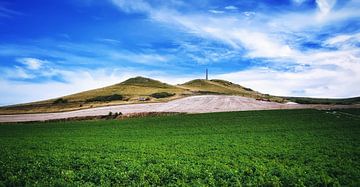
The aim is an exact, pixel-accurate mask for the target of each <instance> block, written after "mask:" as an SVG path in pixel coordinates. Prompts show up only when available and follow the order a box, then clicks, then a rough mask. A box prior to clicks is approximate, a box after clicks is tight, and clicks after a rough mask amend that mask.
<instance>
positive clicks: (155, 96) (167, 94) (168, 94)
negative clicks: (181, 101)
mask: <svg viewBox="0 0 360 187" xmlns="http://www.w3.org/2000/svg"><path fill="white" fill-rule="evenodd" d="M174 95H175V94H174V93H168V92H157V93H153V94H151V95H150V96H151V97H154V98H157V99H159V98H165V97H171V96H174Z"/></svg>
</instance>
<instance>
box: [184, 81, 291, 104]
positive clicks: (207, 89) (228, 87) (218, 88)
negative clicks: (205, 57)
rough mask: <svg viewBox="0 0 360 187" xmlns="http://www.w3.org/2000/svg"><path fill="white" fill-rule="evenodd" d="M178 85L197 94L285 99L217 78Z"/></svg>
mask: <svg viewBox="0 0 360 187" xmlns="http://www.w3.org/2000/svg"><path fill="white" fill-rule="evenodd" d="M179 86H181V87H182V88H186V89H190V90H192V91H194V92H197V93H199V94H224V95H239V96H244V97H250V98H255V99H259V100H266V101H275V102H284V101H285V100H284V99H283V98H281V97H275V96H271V95H268V94H262V93H260V92H257V91H254V90H252V89H250V88H246V87H243V86H240V85H238V84H235V83H232V82H229V81H225V80H219V79H213V80H204V79H195V80H192V81H189V82H186V83H184V84H181V85H179Z"/></svg>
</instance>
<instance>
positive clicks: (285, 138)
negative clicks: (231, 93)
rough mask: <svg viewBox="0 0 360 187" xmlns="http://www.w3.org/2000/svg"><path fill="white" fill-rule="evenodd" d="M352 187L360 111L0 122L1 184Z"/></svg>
mask: <svg viewBox="0 0 360 187" xmlns="http://www.w3.org/2000/svg"><path fill="white" fill-rule="evenodd" d="M26 185H29V186H33V185H35V186H55V185H57V186H58V185H59V186H68V185H75V186H76V185H87V186H99V185H101V186H109V185H120V186H129V185H130V186H139V185H140V186H147V185H154V186H158V185H163V186H169V185H173V186H174V185H175V186H177V185H181V186H183V185H185V186H187V185H189V186H203V185H205V186H227V185H231V186H240V185H269V186H278V185H286V186H295V185H297V186H325V185H327V186H337V185H346V186H360V110H359V109H347V110H339V111H319V110H274V111H248V112H227V113H209V114H192V115H185V114H182V115H174V116H158V117H144V118H133V119H125V120H103V121H67V122H47V123H45V122H43V123H26V124H21V123H19V124H3V125H0V186H26Z"/></svg>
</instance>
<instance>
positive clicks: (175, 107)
mask: <svg viewBox="0 0 360 187" xmlns="http://www.w3.org/2000/svg"><path fill="white" fill-rule="evenodd" d="M301 108H315V109H337V108H360V105H303V104H294V103H288V104H283V103H276V102H268V101H259V100H255V99H253V98H247V97H240V96H226V95H200V96H191V97H186V98H181V99H177V100H173V101H169V102H165V103H147V104H129V105H118V106H107V107H99V108H90V109H84V110H77V111H70V112H58V113H39V114H14V115H0V122H3V123H4V122H27V121H48V120H56V119H67V118H76V117H87V116H101V115H107V114H109V112H112V113H116V112H121V113H122V114H123V115H131V114H136V113H149V112H181V113H209V112H227V111H245V110H272V109H301Z"/></svg>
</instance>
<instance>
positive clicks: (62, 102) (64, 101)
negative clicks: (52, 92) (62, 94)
mask: <svg viewBox="0 0 360 187" xmlns="http://www.w3.org/2000/svg"><path fill="white" fill-rule="evenodd" d="M64 103H68V100H67V99H63V98H59V99H56V100H55V101H54V102H53V104H64Z"/></svg>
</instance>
